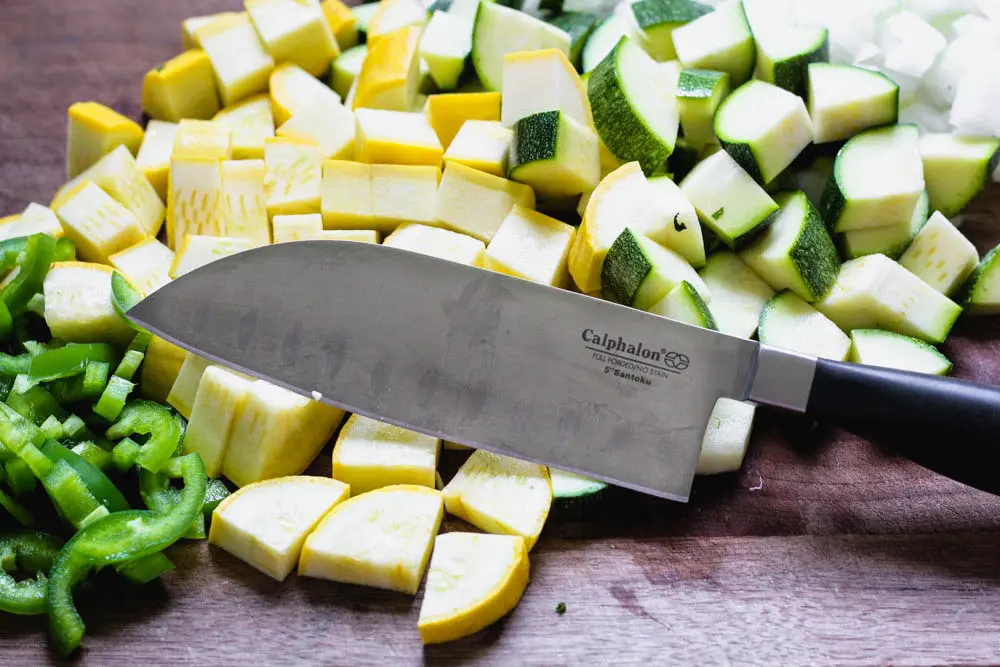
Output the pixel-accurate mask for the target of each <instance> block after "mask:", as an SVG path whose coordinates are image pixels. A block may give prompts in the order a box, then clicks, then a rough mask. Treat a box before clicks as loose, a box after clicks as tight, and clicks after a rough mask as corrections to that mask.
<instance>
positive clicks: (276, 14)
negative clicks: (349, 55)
mask: <svg viewBox="0 0 1000 667" xmlns="http://www.w3.org/2000/svg"><path fill="white" fill-rule="evenodd" d="M245 5H246V10H247V13H248V14H249V15H250V20H251V21H252V22H253V25H254V28H256V29H257V34H258V35H259V36H260V39H261V41H262V42H264V48H265V49H267V52H268V53H270V54H271V56H272V57H273V58H274V60H275V62H278V63H295V64H296V65H298V66H300V67H301V68H302V69H304V70H305V71H307V72H309V73H310V74H312V75H313V76H319V75H320V74H322V73H323V72H325V71H326V70H327V68H329V67H330V63H331V62H333V59H334V58H336V57H337V54H339V53H340V49H339V48H338V47H337V41H336V40H335V39H334V37H333V31H332V30H330V24H329V23H327V21H326V16H324V14H323V9H322V8H321V7H320V4H319V0H246V3H245Z"/></svg>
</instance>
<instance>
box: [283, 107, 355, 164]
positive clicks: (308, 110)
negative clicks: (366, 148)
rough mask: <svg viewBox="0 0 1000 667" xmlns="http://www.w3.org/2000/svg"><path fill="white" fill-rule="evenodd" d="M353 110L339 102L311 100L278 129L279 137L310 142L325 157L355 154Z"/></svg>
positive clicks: (344, 157) (343, 157) (346, 156)
mask: <svg viewBox="0 0 1000 667" xmlns="http://www.w3.org/2000/svg"><path fill="white" fill-rule="evenodd" d="M354 133H355V128H354V113H353V112H351V110H350V109H348V108H347V107H345V106H343V105H341V104H339V103H338V104H333V103H326V102H322V101H320V100H314V101H313V102H312V103H311V104H308V105H306V106H305V107H304V108H302V109H300V110H299V111H298V112H297V113H296V114H295V115H294V116H292V117H291V119H289V121H288V122H287V123H285V124H284V125H282V126H281V127H280V128H278V136H279V137H285V138H288V139H292V140H296V141H300V142H303V143H313V144H315V145H316V146H317V147H318V148H319V154H320V157H322V158H323V159H325V160H349V159H351V158H352V157H353V156H354Z"/></svg>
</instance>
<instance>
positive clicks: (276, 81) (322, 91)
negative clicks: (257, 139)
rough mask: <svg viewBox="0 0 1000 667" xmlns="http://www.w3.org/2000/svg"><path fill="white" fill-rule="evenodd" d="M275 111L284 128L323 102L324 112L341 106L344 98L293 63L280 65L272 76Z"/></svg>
mask: <svg viewBox="0 0 1000 667" xmlns="http://www.w3.org/2000/svg"><path fill="white" fill-rule="evenodd" d="M270 96H271V111H272V112H273V113H274V122H275V124H276V125H277V126H278V127H281V126H282V125H284V124H285V123H287V122H288V120H289V119H290V118H291V117H292V116H294V115H295V114H297V113H299V112H300V111H302V110H304V109H306V108H307V107H309V106H311V105H312V104H313V103H314V102H317V101H318V102H320V103H321V104H323V106H324V108H326V107H330V106H333V105H335V104H337V105H339V104H340V95H338V94H337V93H336V92H334V91H333V89H332V88H328V87H327V86H326V85H325V84H324V83H323V82H322V81H320V80H319V79H317V78H316V77H314V76H313V75H312V74H310V73H309V72H306V71H305V70H304V69H302V68H301V67H299V66H298V65H295V64H293V63H285V64H283V65H278V66H277V67H275V68H274V71H273V72H271V85H270Z"/></svg>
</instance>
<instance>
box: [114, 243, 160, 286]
mask: <svg viewBox="0 0 1000 667" xmlns="http://www.w3.org/2000/svg"><path fill="white" fill-rule="evenodd" d="M108 263H109V264H111V266H113V267H115V269H116V270H117V271H119V272H120V273H121V274H122V275H123V276H125V278H126V279H128V281H129V283H131V284H132V286H133V287H135V288H136V289H137V290H139V292H140V293H142V294H143V296H145V295H147V294H150V293H152V292H155V291H156V290H158V289H160V288H161V287H163V286H164V285H166V284H167V283H169V282H170V266H171V265H172V264H173V263H174V251H173V250H171V249H170V248H168V247H167V246H165V245H163V244H162V243H160V242H159V241H157V240H156V239H155V238H148V239H146V240H145V241H141V242H140V243H137V244H135V245H134V246H132V247H131V248H126V249H125V250H122V251H121V252H116V253H115V254H113V255H111V256H110V257H108Z"/></svg>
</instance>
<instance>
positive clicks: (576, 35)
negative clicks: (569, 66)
mask: <svg viewBox="0 0 1000 667" xmlns="http://www.w3.org/2000/svg"><path fill="white" fill-rule="evenodd" d="M549 23H551V24H552V25H554V26H555V27H557V28H559V29H560V30H564V31H566V34H567V35H569V39H570V44H569V61H570V62H571V63H573V66H574V67H580V54H581V53H582V52H583V45H584V44H585V43H586V42H587V39H588V38H589V37H590V35H591V33H592V32H593V31H594V27H595V26H596V25H597V17H596V16H595V15H593V14H590V13H588V12H563V13H561V14H559V15H557V16H554V17H552V18H551V19H549Z"/></svg>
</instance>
